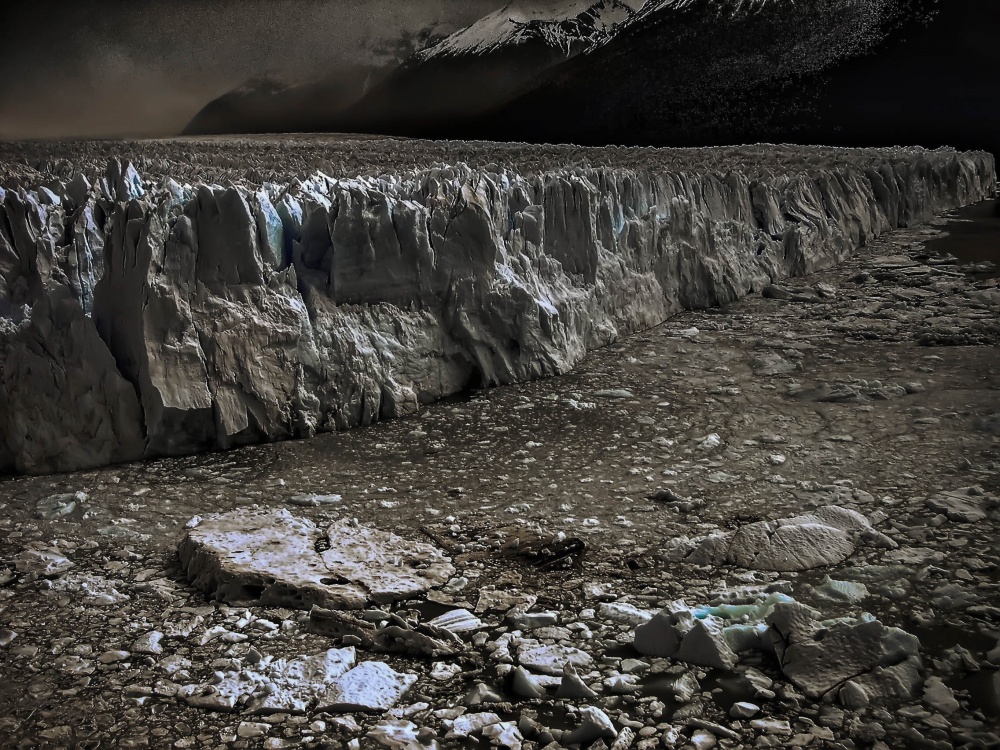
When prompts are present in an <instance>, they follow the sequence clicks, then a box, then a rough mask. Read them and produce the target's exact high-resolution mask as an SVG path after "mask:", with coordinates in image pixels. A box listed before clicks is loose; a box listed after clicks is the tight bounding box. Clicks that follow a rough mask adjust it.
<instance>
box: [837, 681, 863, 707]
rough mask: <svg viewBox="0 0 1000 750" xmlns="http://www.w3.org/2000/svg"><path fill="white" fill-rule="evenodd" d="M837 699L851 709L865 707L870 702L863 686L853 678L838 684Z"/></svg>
mask: <svg viewBox="0 0 1000 750" xmlns="http://www.w3.org/2000/svg"><path fill="white" fill-rule="evenodd" d="M837 699H838V700H839V701H840V705H842V706H844V708H852V709H859V708H865V707H867V706H868V705H869V704H870V703H871V699H870V698H869V697H868V692H867V691H866V690H865V688H864V686H863V685H860V684H859V683H857V682H855V681H854V680H848V681H847V682H845V683H844V684H843V685H841V686H840V691H839V692H838V693H837Z"/></svg>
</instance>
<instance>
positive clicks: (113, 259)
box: [0, 150, 995, 473]
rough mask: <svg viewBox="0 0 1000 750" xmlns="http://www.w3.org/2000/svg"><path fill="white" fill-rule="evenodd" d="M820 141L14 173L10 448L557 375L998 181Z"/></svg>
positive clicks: (394, 404)
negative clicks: (443, 159)
mask: <svg viewBox="0 0 1000 750" xmlns="http://www.w3.org/2000/svg"><path fill="white" fill-rule="evenodd" d="M807 163H808V162H807ZM816 163H817V164H818V165H817V166H814V167H811V166H810V167H803V168H799V169H796V170H787V171H776V172H771V173H768V172H766V171H765V172H763V173H760V174H755V175H754V176H752V177H751V176H748V175H747V174H742V173H741V172H740V171H738V170H737V169H734V170H733V171H729V172H727V173H714V172H670V171H667V170H664V171H633V170H628V169H620V168H611V167H606V168H595V169H582V168H581V169H567V170H562V171H556V172H548V173H541V174H519V173H514V172H512V171H509V170H502V169H497V170H495V171H491V170H488V169H484V170H473V169H471V168H469V167H467V166H464V165H462V164H458V165H455V166H440V167H435V168H432V169H422V170H415V171H412V172H408V173H401V174H395V175H386V176H383V177H381V178H377V179H375V178H364V179H337V178H332V177H328V176H326V175H323V174H316V175H314V176H312V177H311V178H309V179H307V180H304V181H301V182H295V183H293V184H265V185H263V186H262V187H259V188H246V187H239V186H228V187H223V186H218V185H180V184H178V183H176V182H174V181H172V180H170V179H169V178H163V179H161V180H157V181H156V182H152V181H147V180H145V179H144V178H143V177H142V176H141V175H140V174H139V173H138V172H137V171H136V170H135V169H134V168H133V167H131V166H130V165H129V164H128V163H127V162H126V163H120V162H113V163H112V164H111V165H110V166H109V169H108V172H107V175H106V176H105V178H104V179H103V180H101V181H100V182H99V184H97V185H95V186H91V185H90V184H89V183H88V182H87V181H86V180H85V179H84V178H83V177H82V176H81V177H78V178H77V179H75V180H73V181H72V182H70V183H69V184H64V183H54V182H53V183H48V186H47V187H41V186H39V187H36V188H33V189H24V188H20V189H12V190H8V191H7V192H6V193H4V192H3V191H2V190H0V470H2V471H4V472H12V471H16V472H25V473H40V472H50V471H62V470H71V469H79V468H83V467H93V466H99V465H103V464H108V463H112V462H118V461H128V460H133V459H138V458H142V457H150V456H162V455H172V454H184V453H191V452H197V451H202V450H208V449H214V448H227V447H230V446H234V445H240V444H246V443H253V442H261V441H271V440H280V439H284V438H290V437H299V436H308V435H312V434H313V433H315V432H316V431H321V430H337V429H345V428H350V427H354V426H358V425H366V424H369V423H371V422H374V421H375V420H378V419H382V418H389V417H396V416H402V415H406V414H410V413H413V412H414V411H416V410H417V409H418V408H419V407H420V405H421V404H426V403H429V402H431V401H433V400H435V399H438V398H441V397H442V396H446V395H448V394H452V393H455V392H457V391H460V390H462V389H463V388H465V387H467V386H468V385H470V384H472V385H479V384H487V385H493V384H503V383H512V382H517V381H523V380H527V379H531V378H538V377H544V376H549V375H557V374H560V373H564V372H566V371H567V370H569V369H570V368H572V367H573V365H574V364H575V363H577V362H578V361H579V360H580V359H581V357H583V356H584V354H585V353H586V352H587V351H588V350H590V349H593V348H595V347H600V346H603V345H605V344H608V343H609V342H611V341H613V340H615V338H616V337H618V336H621V335H623V334H626V333H629V332H632V331H635V330H639V329H643V328H646V327H649V326H653V325H656V324H658V323H660V322H661V321H663V320H664V319H665V318H666V317H667V316H669V315H670V314H671V313H672V312H674V311H677V310H682V309H687V308H699V307H706V306H711V305H720V304H725V303H727V302H731V301H733V300H735V299H737V298H739V297H740V296H742V295H745V294H748V293H751V292H754V291H756V290H760V289H762V288H763V287H764V286H766V285H768V284H770V283H771V282H773V281H775V280H777V279H781V278H783V277H787V276H789V275H794V274H801V273H806V272H809V271H812V270H815V269H818V268H822V267H825V266H829V265H832V264H834V263H836V262H837V261H839V260H840V259H842V258H844V257H845V256H847V255H848V254H849V253H851V251H852V250H854V249H855V248H857V247H858V246H859V245H862V244H864V243H865V242H866V241H867V240H869V239H870V238H872V237H874V236H876V235H878V234H880V233H882V232H885V231H888V230H891V229H893V228H895V227H899V226H905V225H909V224H913V223H915V222H919V221H921V220H924V219H926V218H928V217H930V216H931V215H933V214H935V213H938V212H941V211H943V210H946V209H949V208H952V207H954V206H958V205H963V204H966V203H970V202H973V201H976V200H979V199H981V198H983V197H985V196H987V195H989V194H991V192H992V191H993V189H994V187H995V176H994V163H993V158H992V157H991V156H989V155H987V154H982V153H970V154H960V153H956V152H952V151H937V152H925V151H919V150H917V151H907V150H894V151H884V152H871V151H867V152H860V151H859V152H856V155H854V156H852V158H851V159H850V160H849V162H848V163H847V164H842V165H841V166H838V167H837V168H824V167H823V166H820V165H821V164H822V162H821V160H817V161H816Z"/></svg>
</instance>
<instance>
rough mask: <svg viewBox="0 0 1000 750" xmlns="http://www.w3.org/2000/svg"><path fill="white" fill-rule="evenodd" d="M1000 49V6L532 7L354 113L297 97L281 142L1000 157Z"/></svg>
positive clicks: (460, 41)
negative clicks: (424, 141)
mask: <svg viewBox="0 0 1000 750" xmlns="http://www.w3.org/2000/svg"><path fill="white" fill-rule="evenodd" d="M996 38H1000V3H996V2H984V1H983V0H647V2H645V3H642V2H641V0H601V1H600V2H593V1H592V0H562V2H551V1H550V2H549V3H548V4H547V5H539V4H538V3H537V2H529V1H528V0H524V1H523V2H514V3H510V4H508V5H507V6H505V7H504V8H502V9H501V10H499V11H497V12H494V13H491V14H489V15H487V16H485V17H483V18H482V19H480V20H479V21H477V22H475V23H473V24H472V25H471V26H468V27H467V28H464V29H461V30H459V31H457V32H455V33H453V34H451V35H450V36H447V37H445V38H443V39H441V40H439V41H437V42H436V43H432V44H428V45H427V46H426V47H424V48H422V49H420V50H418V51H416V52H415V53H414V54H412V55H411V56H409V57H408V58H407V59H406V60H405V62H403V63H402V64H401V65H399V66H398V67H397V68H396V69H394V70H392V72H390V73H388V74H386V75H384V76H383V77H382V78H381V79H380V80H379V81H378V82H376V83H374V84H373V85H371V86H369V87H367V88H366V90H365V93H364V94H363V95H361V96H356V97H354V101H353V102H352V103H350V104H349V105H347V106H344V107H341V108H339V109H338V106H339V102H342V101H345V100H346V99H350V98H351V97H349V96H343V97H341V98H339V99H338V97H337V96H336V95H334V94H329V95H326V96H324V97H315V96H314V97H312V98H311V99H310V98H308V97H305V98H302V99H301V100H296V101H292V100H291V99H290V98H289V95H287V94H285V95H282V96H284V97H285V98H284V99H283V105H282V107H281V109H282V111H283V112H284V113H285V114H286V115H287V125H285V126H284V127H282V128H280V129H282V130H289V131H295V130H298V131H303V130H325V131H343V132H364V133H378V134H386V135H398V136H416V137H428V138H464V139H475V138H482V139H490V140H500V141H528V142H536V143H540V142H574V143H580V144H592V145H601V144H621V145H663V146H668V145H712V144H726V143H746V142H757V141H769V142H807V143H826V144H830V145H894V144H921V145H927V146H931V147H934V146H939V145H955V146H959V147H963V148H985V149H991V150H995V151H997V152H1000V87H998V77H997V76H998V74H997V71H998V70H1000V45H997V44H995V39H996ZM327 105H329V106H327Z"/></svg>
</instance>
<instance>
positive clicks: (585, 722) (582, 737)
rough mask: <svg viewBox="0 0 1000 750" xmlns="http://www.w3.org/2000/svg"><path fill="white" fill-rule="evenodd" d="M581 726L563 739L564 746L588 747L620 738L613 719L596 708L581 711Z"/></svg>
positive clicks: (584, 708)
mask: <svg viewBox="0 0 1000 750" xmlns="http://www.w3.org/2000/svg"><path fill="white" fill-rule="evenodd" d="M580 717H581V719H582V720H581V722H580V725H579V726H578V727H577V728H576V729H574V730H573V731H572V732H570V733H569V734H567V735H565V736H564V737H563V742H562V744H564V745H581V746H587V745H589V744H590V743H592V742H594V741H595V740H599V739H613V738H615V737H617V736H618V732H617V730H616V729H615V725H614V724H613V723H612V722H611V718H610V717H609V716H608V715H607V714H606V713H604V711H602V710H601V709H599V708H597V707H595V706H584V707H583V708H581V709H580Z"/></svg>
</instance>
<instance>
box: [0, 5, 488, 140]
mask: <svg viewBox="0 0 1000 750" xmlns="http://www.w3.org/2000/svg"><path fill="white" fill-rule="evenodd" d="M501 5H503V2H502V0H374V1H373V0H212V1H202V2H194V1H193V0H77V1H76V2H45V1H44V0H39V1H37V2H20V0H0V138H33V137H39V138H48V137H57V136H69V135H80V136H100V135H108V136H116V135H163V134H172V133H176V132H178V131H179V130H180V129H181V128H183V126H184V125H185V124H186V123H187V121H188V120H189V119H190V118H191V116H192V115H193V114H194V113H195V112H197V110H198V109H200V108H201V107H202V106H203V105H204V104H205V103H207V102H208V101H209V100H211V99H212V98H214V97H215V96H218V95H219V94H221V93H224V92H225V91H228V90H230V89H232V88H233V87H235V86H237V85H239V84H240V83H242V82H244V81H246V80H247V79H249V78H252V77H255V76H260V75H263V74H272V75H278V76H280V77H283V78H285V79H288V80H302V79H303V78H308V77H314V76H317V75H320V74H322V73H324V72H329V71H330V70H331V69H333V68H342V67H351V66H358V65H362V64H365V63H367V62H370V61H371V60H372V59H373V58H374V57H378V56H381V57H382V58H383V59H384V57H385V55H386V50H387V48H388V47H389V46H390V45H392V44H393V43H394V42H395V40H397V39H398V38H400V37H401V36H402V35H403V34H404V33H405V32H407V31H408V32H411V33H415V32H418V31H420V30H421V29H423V28H426V27H428V26H435V25H436V26H438V27H439V29H440V31H441V32H443V33H450V32H451V31H453V30H456V29H458V28H461V27H463V26H465V25H467V24H469V23H471V22H473V21H475V20H476V19H477V18H479V17H481V16H482V15H484V14H485V13H488V12H490V11H492V10H495V9H496V8H498V7H500V6H501ZM380 50H381V52H380Z"/></svg>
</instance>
